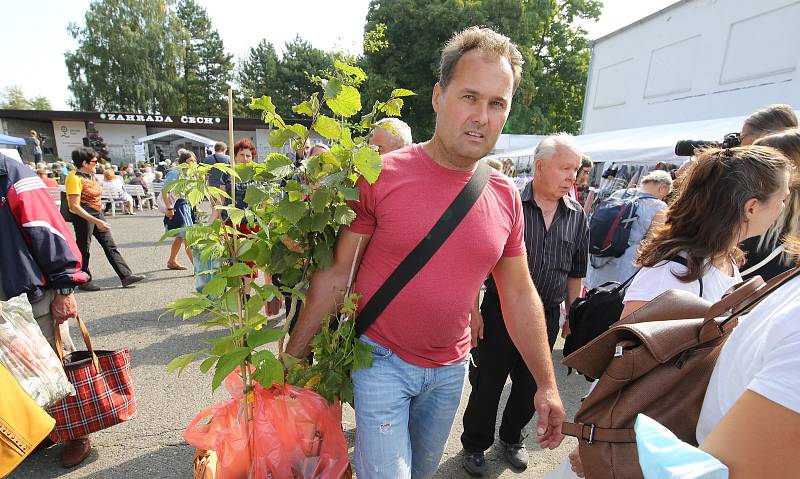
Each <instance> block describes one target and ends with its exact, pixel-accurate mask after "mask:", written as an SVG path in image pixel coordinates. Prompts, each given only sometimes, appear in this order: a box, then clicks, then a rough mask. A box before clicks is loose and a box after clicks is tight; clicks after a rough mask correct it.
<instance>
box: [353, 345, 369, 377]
mask: <svg viewBox="0 0 800 479" xmlns="http://www.w3.org/2000/svg"><path fill="white" fill-rule="evenodd" d="M354 343H355V344H354V348H353V349H354V351H353V352H354V358H355V360H354V361H353V370H354V371H355V370H358V369H364V368H369V367H371V366H372V349H371V348H370V347H369V345H367V344H366V343H362V342H361V341H355V342H354Z"/></svg>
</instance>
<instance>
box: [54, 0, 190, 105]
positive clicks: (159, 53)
mask: <svg viewBox="0 0 800 479" xmlns="http://www.w3.org/2000/svg"><path fill="white" fill-rule="evenodd" d="M171 5H172V0H98V1H95V2H92V3H91V5H90V6H89V10H88V11H87V12H86V15H85V25H84V26H83V27H79V26H78V25H76V24H74V23H73V24H70V25H69V27H68V31H69V33H70V35H72V37H73V38H74V39H76V40H77V41H78V48H77V49H76V50H75V51H72V52H66V53H65V61H66V65H67V72H68V74H69V77H70V85H69V88H70V90H71V91H72V94H73V96H74V99H73V100H72V101H71V102H70V103H71V105H72V107H73V108H78V109H80V110H98V109H102V110H118V111H130V112H137V113H139V112H140V113H145V112H175V111H178V110H179V107H180V96H179V94H178V93H179V90H178V88H179V84H180V82H179V75H178V66H179V64H180V62H181V60H182V57H183V54H184V52H183V49H182V48H181V46H182V45H183V42H184V39H185V37H186V32H185V30H184V29H183V27H182V26H181V24H180V22H179V21H178V18H177V16H176V15H175V13H174V12H173V11H172V9H171V8H170V7H171Z"/></svg>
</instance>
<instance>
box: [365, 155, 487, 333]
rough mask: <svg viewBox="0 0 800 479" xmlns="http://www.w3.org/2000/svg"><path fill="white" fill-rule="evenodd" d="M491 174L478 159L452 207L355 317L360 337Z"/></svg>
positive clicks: (427, 258)
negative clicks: (475, 166)
mask: <svg viewBox="0 0 800 479" xmlns="http://www.w3.org/2000/svg"><path fill="white" fill-rule="evenodd" d="M490 174H491V167H490V166H489V165H488V164H487V163H486V162H484V161H480V162H478V167H477V168H476V169H475V172H474V173H473V174H472V177H470V179H469V181H468V182H467V184H466V185H465V186H464V188H463V189H462V190H461V192H460V193H459V194H458V196H456V198H455V199H454V200H453V202H452V203H450V206H448V207H447V209H446V210H444V213H442V216H441V217H440V218H439V220H438V221H437V222H436V224H434V225H433V227H432V228H431V230H430V231H429V232H428V234H426V235H425V236H424V237H423V238H422V241H420V242H419V244H417V246H416V247H415V248H414V249H413V250H411V252H410V253H408V256H406V257H405V258H403V261H401V262H400V264H399V265H397V268H395V270H394V271H392V274H390V275H389V277H388V278H386V281H384V283H383V284H382V285H381V286H380V288H378V290H377V291H375V294H373V295H372V297H371V298H370V300H369V301H368V302H367V304H366V305H365V306H364V309H362V310H361V312H360V313H358V315H357V316H356V325H355V326H356V336H361V335H362V334H364V332H365V331H366V330H367V329H369V327H370V326H371V325H372V323H374V322H375V320H376V319H378V316H380V314H381V313H382V312H383V310H384V309H386V307H387V306H389V303H391V302H392V300H393V299H394V298H395V296H397V294H398V293H400V291H401V290H402V289H403V288H404V287H405V286H406V284H408V282H409V281H411V280H412V279H413V278H414V276H416V275H417V273H419V271H420V270H421V269H422V268H423V267H424V266H425V265H426V264H427V263H428V261H430V259H431V258H432V257H433V255H434V254H436V252H437V251H438V250H439V248H440V247H441V246H442V245H443V244H444V242H445V241H446V240H447V238H449V237H450V234H451V233H452V232H453V231H455V229H456V227H457V226H458V225H459V224H460V223H461V220H463V219H464V217H465V216H466V215H467V213H468V212H469V210H470V209H472V205H474V204H475V202H476V201H478V198H479V197H480V196H481V193H483V190H484V188H485V187H486V183H487V181H488V180H489V175H490Z"/></svg>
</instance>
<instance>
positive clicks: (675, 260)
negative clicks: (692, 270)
mask: <svg viewBox="0 0 800 479" xmlns="http://www.w3.org/2000/svg"><path fill="white" fill-rule="evenodd" d="M667 261H672V262H673V263H678V264H680V265H683V266H685V267H687V268H688V267H689V262H688V261H686V258H684V257H683V256H680V255H677V254H676V255H674V256H670V257H669V258H668V259H667ZM697 282H698V283H700V297H701V298H702V297H703V277H702V276H700V277H699V278H697Z"/></svg>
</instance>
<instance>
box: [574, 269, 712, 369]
mask: <svg viewBox="0 0 800 479" xmlns="http://www.w3.org/2000/svg"><path fill="white" fill-rule="evenodd" d="M669 261H672V262H673V263H678V264H681V265H683V266H686V265H687V263H686V258H684V257H682V256H673V257H671V258H670V259H669ZM638 272H639V271H638V270H637V271H636V273H633V276H631V277H630V278H628V279H626V280H625V281H623V282H622V284H620V283H617V282H616V281H610V282H608V283H603V284H602V285H600V286H598V287H596V288H592V289H590V290H589V292H588V293H586V296H585V297H583V298H577V299H575V301H574V302H573V303H572V305H570V307H569V316H568V318H569V330H570V334H569V336H567V338H566V339H565V340H564V357H567V356H569V355H570V354H572V353H573V352H575V351H577V350H578V349H580V348H582V347H583V346H585V345H586V344H588V343H589V342H590V341H592V340H593V339H594V338H596V337H598V336H600V335H601V334H603V333H604V332H606V331H608V329H609V328H610V327H611V325H613V324H614V323H616V322H617V321H619V320H620V315H621V314H622V309H623V308H624V305H623V304H622V300H623V299H625V292H626V291H627V290H628V286H629V285H630V284H631V281H633V278H634V277H636V274H637V273H638ZM698 281H699V283H700V296H701V297H702V296H703V278H702V277H701V278H700V279H698Z"/></svg>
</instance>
